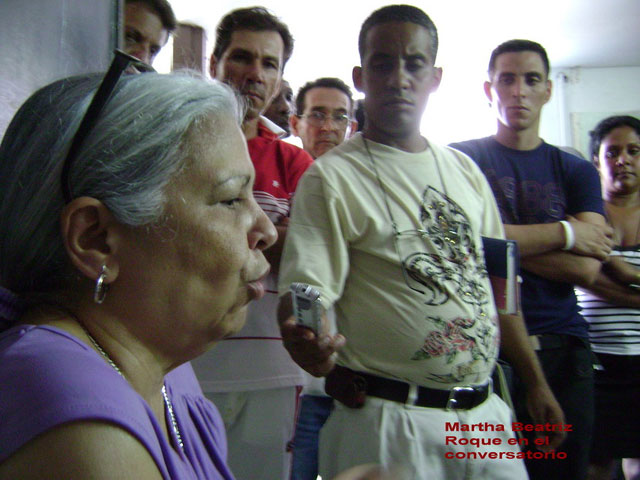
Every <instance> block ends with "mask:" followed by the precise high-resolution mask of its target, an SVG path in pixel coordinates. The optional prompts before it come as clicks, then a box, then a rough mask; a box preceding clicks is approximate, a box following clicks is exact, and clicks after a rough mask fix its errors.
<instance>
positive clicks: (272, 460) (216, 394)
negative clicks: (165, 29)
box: [193, 7, 313, 480]
mask: <svg viewBox="0 0 640 480" xmlns="http://www.w3.org/2000/svg"><path fill="white" fill-rule="evenodd" d="M292 51H293V38H292V37H291V34H290V32H289V29H288V27H287V26H286V25H285V24H284V23H282V22H281V21H280V19H278V18H277V17H275V16H274V15H273V14H272V13H270V12H269V11H268V10H266V9H264V8H262V7H252V8H242V9H237V10H234V11H232V12H230V13H229V14H227V15H225V16H224V17H223V18H222V20H221V21H220V23H219V24H218V28H217V31H216V43H215V47H214V50H213V53H212V55H211V70H210V72H211V76H212V77H214V78H216V79H217V80H221V81H223V82H225V83H227V84H229V85H231V86H232V87H234V88H235V89H236V90H237V91H238V92H239V94H240V95H242V96H243V97H244V99H245V100H246V105H247V110H246V113H245V118H244V121H243V124H242V131H243V133H244V135H245V138H246V139H247V146H248V149H249V156H250V157H251V160H252V162H253V165H254V167H255V170H256V178H255V183H254V185H253V194H254V196H255V198H256V200H257V201H258V204H259V205H260V206H261V207H262V209H263V210H264V211H265V213H266V214H267V216H268V217H269V218H270V219H271V221H272V222H273V223H274V224H275V225H276V228H277V230H278V236H279V239H278V242H276V244H275V245H274V246H273V247H271V248H269V249H267V250H265V252H264V254H265V256H266V257H267V260H269V263H271V272H272V273H271V274H270V275H269V276H268V277H267V278H266V279H265V281H264V286H265V295H264V297H263V298H262V299H260V300H259V301H257V302H253V305H251V306H249V307H248V309H247V321H246V324H245V326H244V327H243V328H242V330H241V331H240V332H239V333H238V334H237V335H235V336H234V337H232V338H229V339H226V340H224V341H222V342H220V343H219V344H218V345H217V346H216V348H215V349H212V350H210V351H209V352H207V353H206V354H204V355H203V356H202V357H199V358H198V359H196V360H195V361H194V362H193V367H194V369H195V371H196V374H197V375H198V379H199V380H200V383H201V385H202V389H203V391H204V393H205V395H206V396H207V397H208V398H209V399H211V400H212V401H213V402H214V403H215V404H216V406H217V407H218V409H219V410H220V413H221V415H222V418H223V420H224V422H225V426H226V428H227V436H228V439H229V441H228V443H229V458H228V462H229V465H230V466H231V470H232V471H233V473H234V475H235V476H236V478H237V479H238V480H260V479H264V480H278V479H282V480H288V478H289V470H290V464H291V453H290V445H289V444H290V441H291V439H292V437H293V429H294V421H295V415H296V404H297V400H298V395H299V391H300V390H301V388H302V385H303V384H304V382H305V378H304V376H303V372H302V370H301V369H300V367H298V366H297V365H296V364H295V363H294V362H293V361H292V360H291V357H290V356H289V354H288V353H287V351H286V350H285V349H284V347H283V344H282V338H281V336H280V332H279V330H278V323H277V320H276V308H277V303H278V298H277V288H276V285H277V270H278V265H279V263H280V254H281V248H282V242H283V239H284V237H285V235H286V232H287V221H288V217H289V209H290V205H291V201H292V198H293V194H294V192H295V190H296V187H297V184H298V180H299V178H300V177H301V176H302V173H303V172H304V171H305V170H306V169H307V167H309V165H311V164H312V163H313V159H312V158H311V157H310V156H309V155H308V154H307V153H306V152H305V151H304V150H302V149H300V148H298V147H296V146H295V145H291V144H289V143H287V142H284V141H282V140H280V139H279V138H278V134H277V133H275V132H274V131H273V130H272V128H273V127H271V125H272V124H271V122H269V121H268V120H267V119H266V118H265V117H263V114H264V111H265V110H266V109H267V107H268V105H269V104H270V103H271V101H272V99H273V98H274V97H275V95H277V93H278V91H279V88H280V83H281V81H282V74H283V71H284V67H285V64H286V62H287V60H289V57H290V56H291V53H292ZM278 130H279V129H278Z"/></svg>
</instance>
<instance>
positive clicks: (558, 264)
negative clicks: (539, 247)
mask: <svg viewBox="0 0 640 480" xmlns="http://www.w3.org/2000/svg"><path fill="white" fill-rule="evenodd" d="M576 218H577V220H579V221H580V222H582V223H589V224H593V225H596V226H601V227H607V228H609V230H611V228H610V227H608V225H606V222H605V219H604V217H603V216H602V215H600V214H598V213H593V212H581V213H578V214H576ZM607 238H608V237H607ZM609 240H610V239H609ZM611 244H613V242H612V241H611ZM612 246H613V245H612ZM604 251H605V250H603V252H604ZM606 251H607V253H606V255H608V254H609V252H610V251H611V247H607V248H606ZM606 255H605V258H606ZM521 265H522V268H524V269H526V270H529V271H531V272H533V273H535V274H537V275H540V276H541V277H544V278H546V279H548V280H555V281H559V282H566V283H571V284H574V285H580V286H584V287H588V286H589V285H591V284H592V283H593V282H595V280H596V277H597V276H598V273H599V271H600V267H601V262H600V260H599V259H597V258H595V257H591V256H585V255H576V254H575V253H572V252H564V251H561V250H560V251H553V252H548V253H543V254H540V255H530V256H527V257H523V258H522V259H521Z"/></svg>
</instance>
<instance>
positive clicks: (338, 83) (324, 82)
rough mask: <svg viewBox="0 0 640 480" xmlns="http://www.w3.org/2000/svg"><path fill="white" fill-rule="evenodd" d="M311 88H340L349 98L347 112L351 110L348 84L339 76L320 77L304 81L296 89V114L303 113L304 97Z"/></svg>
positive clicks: (351, 101)
mask: <svg viewBox="0 0 640 480" xmlns="http://www.w3.org/2000/svg"><path fill="white" fill-rule="evenodd" d="M312 88H335V89H336V90H340V91H341V92H342V93H344V94H345V95H346V96H347V98H348V99H349V114H351V113H352V112H353V95H352V94H351V89H350V88H349V86H348V85H347V84H346V83H344V82H343V81H342V80H340V79H339V78H334V77H322V78H318V79H317V80H313V81H312V82H307V83H305V84H304V85H303V86H302V87H300V90H298V94H297V95H296V114H297V115H302V114H303V113H304V109H305V104H304V97H305V95H306V94H307V92H308V91H309V90H311V89H312Z"/></svg>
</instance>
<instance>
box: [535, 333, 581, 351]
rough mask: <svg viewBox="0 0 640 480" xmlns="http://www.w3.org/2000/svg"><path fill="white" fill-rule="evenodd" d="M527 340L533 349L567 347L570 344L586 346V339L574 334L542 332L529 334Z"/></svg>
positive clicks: (570, 345)
mask: <svg viewBox="0 0 640 480" xmlns="http://www.w3.org/2000/svg"><path fill="white" fill-rule="evenodd" d="M529 341H530V342H531V346H532V347H533V349H534V350H535V351H540V350H552V349H556V348H567V347H572V346H582V347H584V346H586V345H588V343H587V340H586V339H583V338H581V337H576V336H575V335H565V334H555V333H544V334H542V335H530V336H529Z"/></svg>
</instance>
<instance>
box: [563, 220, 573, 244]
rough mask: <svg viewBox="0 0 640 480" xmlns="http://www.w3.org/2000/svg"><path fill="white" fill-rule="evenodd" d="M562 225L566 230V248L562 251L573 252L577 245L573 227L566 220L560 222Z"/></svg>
mask: <svg viewBox="0 0 640 480" xmlns="http://www.w3.org/2000/svg"><path fill="white" fill-rule="evenodd" d="M560 225H562V228H563V229H564V238H565V241H564V247H562V250H571V249H572V248H573V247H575V245H576V236H575V234H574V233H573V227H572V226H571V224H570V223H569V222H567V221H566V220H560Z"/></svg>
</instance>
